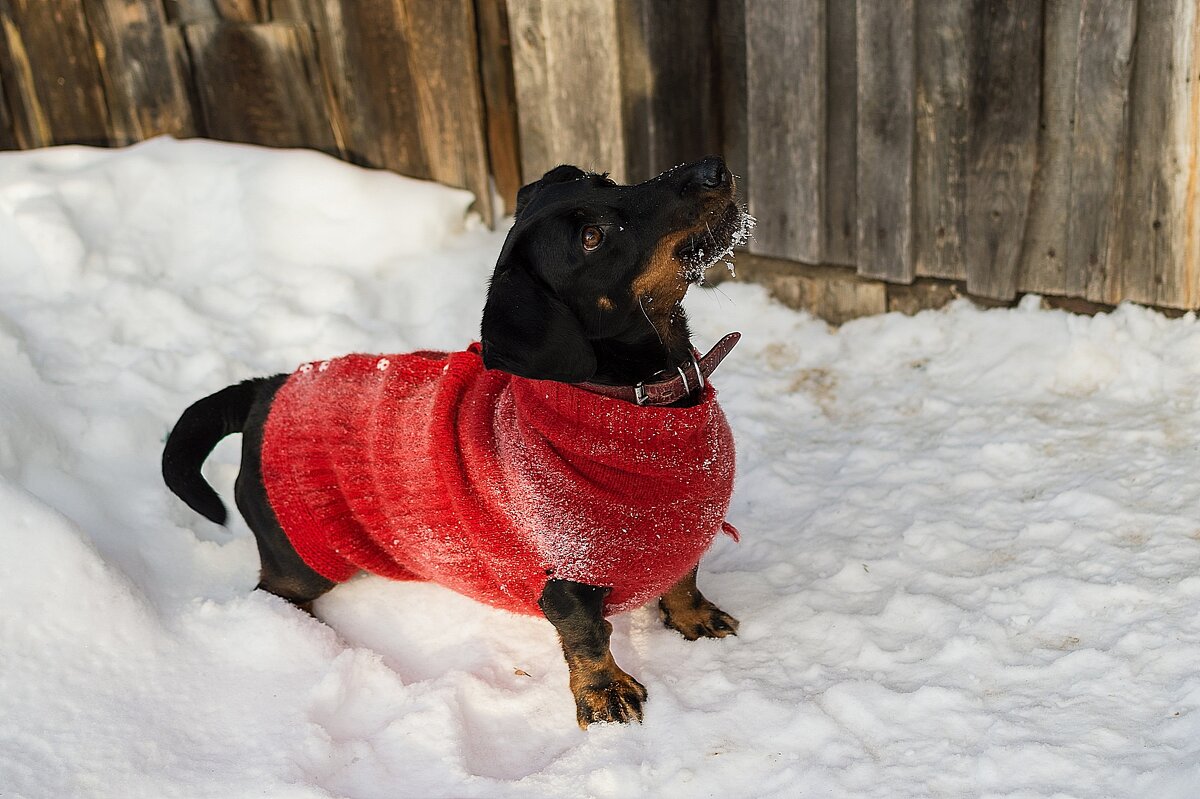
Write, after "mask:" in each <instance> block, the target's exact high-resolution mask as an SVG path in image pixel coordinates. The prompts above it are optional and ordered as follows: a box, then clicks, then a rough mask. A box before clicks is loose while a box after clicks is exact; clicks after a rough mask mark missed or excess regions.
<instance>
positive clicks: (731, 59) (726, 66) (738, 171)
mask: <svg viewBox="0 0 1200 799" xmlns="http://www.w3.org/2000/svg"><path fill="white" fill-rule="evenodd" d="M716 5H717V30H716V34H715V35H716V45H717V62H718V64H719V66H718V72H719V74H720V80H719V81H717V84H718V86H719V87H720V107H721V142H722V148H721V149H722V153H721V154H722V155H723V156H725V164H726V166H728V167H729V171H730V172H732V173H733V174H734V176H735V177H736V178H737V184H738V195H739V196H740V197H741V198H742V201H743V202H745V199H746V198H747V197H748V196H749V192H750V178H749V162H750V155H749V150H748V142H749V139H748V137H749V127H748V124H749V118H748V116H747V111H746V0H719V2H717V4H716Z"/></svg>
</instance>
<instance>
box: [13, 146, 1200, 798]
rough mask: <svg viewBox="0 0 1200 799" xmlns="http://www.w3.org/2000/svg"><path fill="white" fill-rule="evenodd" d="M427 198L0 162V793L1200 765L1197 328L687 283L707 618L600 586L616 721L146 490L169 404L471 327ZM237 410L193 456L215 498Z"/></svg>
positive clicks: (324, 172)
mask: <svg viewBox="0 0 1200 799" xmlns="http://www.w3.org/2000/svg"><path fill="white" fill-rule="evenodd" d="M469 202H470V197H469V196H468V195H466V194H464V193H463V192H459V191H454V190H450V189H446V188H443V187H439V186H434V185H430V184H424V183H419V182H415V181H411V180H406V179H403V178H399V177H394V176H390V175H386V174H373V173H368V172H364V171H362V170H358V169H356V168H353V167H350V166H346V165H344V164H340V163H337V162H335V161H333V160H331V159H328V158H325V157H323V156H320V155H314V154H311V153H296V152H280V151H267V150H258V149H253V148H248V147H239V146H232V145H217V144H211V143H204V142H186V143H178V142H172V141H167V140H160V141H154V142H151V143H148V144H145V145H142V146H139V147H135V148H133V149H130V150H125V151H97V150H86V149H76V148H70V149H60V150H52V151H42V152H36V153H24V154H13V153H7V154H0V518H2V521H0V796H2V797H5V798H6V799H7V797H29V798H30V799H33V798H34V797H37V798H38V799H41V798H42V797H45V798H46V799H67V798H73V797H113V798H114V799H118V798H119V799H137V798H139V797H147V798H148V799H150V798H153V799H163V798H165V797H188V799H192V798H198V797H214V798H216V797H219V798H220V799H238V798H240V797H271V798H272V799H301V797H304V798H308V797H354V799H360V798H361V799H368V798H370V797H379V798H380V799H382V798H384V797H387V798H389V799H391V798H392V797H420V798H421V799H431V798H433V797H521V798H522V799H524V798H525V797H556V798H557V797H584V796H588V797H642V796H644V797H722V798H724V797H808V796H811V797H825V796H845V797H924V796H938V797H960V796H1014V797H1015V796H1071V797H1110V796H1119V797H1194V796H1197V795H1200V469H1197V466H1198V465H1200V432H1198V431H1200V324H1197V322H1196V320H1195V319H1194V318H1192V317H1190V316H1189V317H1185V318H1183V319H1177V320H1167V319H1165V318H1163V317H1162V316H1160V315H1158V314H1155V313H1152V312H1150V311H1146V310H1144V309H1139V308H1135V307H1122V308H1120V309H1118V310H1117V311H1116V312H1114V313H1112V314H1109V315H1103V316H1098V317H1095V318H1086V317H1076V316H1070V315H1068V314H1065V313H1062V312H1046V311H1042V310H1039V308H1038V303H1037V302H1036V299H1027V301H1026V302H1024V303H1023V304H1022V305H1021V307H1019V308H1017V309H1014V310H993V311H987V312H982V311H979V310H975V309H974V308H972V307H970V306H969V305H967V304H965V303H960V304H956V305H954V306H951V307H950V308H949V309H947V310H945V311H941V312H935V313H923V314H921V315H919V316H917V317H915V318H906V317H902V316H897V315H888V316H882V317H876V318H870V319H863V320H859V321H856V322H852V323H850V324H847V325H845V326H844V327H842V328H841V329H840V330H838V331H831V330H830V329H828V328H827V327H826V326H825V325H824V324H823V323H821V322H819V321H816V320H814V319H812V318H810V317H807V316H805V315H803V314H798V313H795V312H793V311H790V310H787V309H785V308H783V307H781V306H779V305H777V304H775V303H773V302H772V301H771V300H769V299H768V298H767V296H766V295H765V293H764V292H763V291H762V290H761V289H760V288H758V287H755V286H752V285H740V284H730V283H726V284H724V285H722V286H721V287H720V290H719V291H693V292H692V296H691V298H690V300H689V311H690V313H691V315H692V319H693V322H694V328H695V330H696V332H697V340H698V343H700V344H701V346H707V345H708V344H710V343H712V342H713V341H715V339H716V338H717V337H718V336H720V335H721V334H723V333H725V332H727V331H729V330H732V329H740V330H741V331H743V333H744V334H745V337H744V339H743V342H742V344H741V345H740V347H739V348H738V349H737V350H736V351H735V352H734V354H733V355H732V356H731V357H730V358H729V359H728V360H727V361H726V362H725V365H724V366H722V368H721V370H720V371H719V372H718V373H717V375H716V379H715V382H716V384H717V385H718V386H719V388H720V391H721V401H722V403H723V404H724V406H725V409H726V412H727V414H728V416H729V418H730V420H731V422H732V425H733V428H734V431H735V434H736V436H737V440H738V447H739V476H738V482H737V490H736V493H735V498H734V504H733V507H732V510H731V514H730V518H731V521H733V522H734V523H735V524H736V525H737V526H738V527H739V528H740V529H741V531H742V542H741V543H740V544H735V543H734V542H733V541H731V540H729V539H727V538H725V537H723V536H722V537H719V539H718V541H717V542H716V544H715V546H714V548H713V549H712V551H711V552H710V553H709V555H708V556H707V557H706V559H705V561H704V563H703V564H702V567H701V586H702V588H703V589H704V590H705V592H706V593H707V594H709V595H710V596H711V597H712V598H713V599H714V600H715V601H717V602H718V604H720V605H721V606H722V607H724V608H725V609H726V610H729V611H730V612H732V613H733V614H734V615H736V616H738V617H739V618H740V619H741V621H742V627H741V631H740V634H739V636H738V637H737V638H733V639H727V640H721V641H701V642H697V643H689V642H687V641H685V640H684V639H683V638H681V637H680V636H678V635H677V634H676V633H674V632H671V631H669V630H667V629H665V628H663V627H662V626H661V625H660V624H659V623H658V620H657V618H656V614H655V613H654V612H652V610H651V609H649V608H646V609H642V610H639V611H636V612H634V613H631V614H626V615H624V616H620V617H617V618H616V619H615V628H616V632H615V635H614V638H613V640H614V652H615V655H616V658H617V660H618V662H620V663H621V664H622V665H623V666H624V667H625V668H626V669H627V670H628V671H630V672H631V673H632V674H634V675H635V676H636V677H637V678H638V679H639V680H641V681H642V682H643V683H644V684H645V685H646V687H647V688H648V690H649V692H650V701H649V703H648V704H647V706H646V721H645V723H644V724H643V725H640V726H638V725H635V726H630V727H623V726H606V725H598V726H596V727H593V728H592V729H590V730H588V731H587V732H583V731H581V730H579V729H578V728H577V727H576V726H575V721H574V708H573V705H572V701H571V697H570V693H569V691H568V689H567V679H566V666H565V664H564V662H563V659H562V657H561V654H560V652H559V650H558V645H557V642H556V639H555V635H554V632H553V630H552V629H551V627H550V625H549V624H547V623H545V622H541V621H539V620H537V619H532V618H519V617H514V616H510V615H506V614H504V613H502V612H499V611H493V610H490V609H488V608H485V607H482V606H478V605H475V604H473V603H472V602H470V601H469V600H466V599H463V598H461V597H458V596H455V595H453V594H450V593H448V592H446V591H444V590H442V589H439V588H436V587H430V586H424V585H411V584H400V583H389V582H387V581H384V580H381V579H375V578H362V579H358V580H355V581H353V582H351V583H349V584H347V585H345V586H343V587H340V588H338V589H337V590H336V591H334V592H333V593H331V594H330V595H329V596H328V597H326V598H324V599H323V600H321V601H320V602H319V603H318V605H317V612H318V615H319V616H320V617H321V618H323V619H324V620H325V621H326V622H328V625H326V624H322V623H321V622H319V621H317V620H315V619H312V618H310V617H308V616H306V615H304V614H302V613H300V612H298V611H296V610H294V609H292V608H291V607H290V606H288V605H286V604H285V603H283V602H282V601H279V600H277V599H275V598H273V597H270V596H267V595H265V594H262V593H258V592H254V591H252V590H251V589H252V587H253V586H254V583H255V579H256V568H257V556H256V553H255V548H254V544H253V540H252V538H251V537H250V535H249V533H248V531H247V530H246V528H245V526H244V524H243V523H242V522H241V520H240V519H238V520H237V521H236V522H235V523H234V524H233V526H232V528H231V530H228V531H227V530H224V529H221V528H218V527H215V526H214V525H211V524H209V523H207V522H205V521H204V520H202V519H201V518H200V517H199V516H197V515H195V514H193V513H191V512H190V511H188V510H187V509H186V508H185V507H184V506H183V504H182V503H181V502H179V501H178V500H177V499H175V498H174V497H173V496H171V495H170V494H169V493H168V492H167V491H166V489H165V488H164V487H163V485H162V484H161V481H160V479H159V475H158V458H159V452H160V448H161V444H162V441H163V439H164V437H165V435H166V433H167V431H168V430H169V428H170V425H171V424H172V423H173V422H174V420H175V419H176V418H177V416H178V414H179V412H180V411H181V410H182V409H183V408H184V407H185V406H186V405H187V404H189V403H190V402H191V401H192V400H194V399H196V398H198V397H200V396H202V395H203V394H205V393H208V392H210V391H212V390H215V389H217V388H220V387H222V386H224V385H226V384H228V383H230V382H234V381H236V380H239V379H242V378H245V377H249V376H252V375H259V374H267V373H274V372H278V371H283V370H290V369H291V368H293V367H294V366H295V365H297V364H298V363H299V362H301V361H303V360H309V359H313V358H317V357H321V356H326V355H334V354H339V353H344V352H347V351H352V350H360V351H364V350H365V351H402V350H407V349H416V348H423V347H431V348H433V347H441V348H455V347H460V346H463V345H465V344H466V343H467V342H468V341H469V340H471V338H472V337H473V336H474V335H475V334H476V330H477V325H478V316H479V311H480V308H481V307H482V301H483V297H484V286H485V281H486V277H487V275H488V274H489V272H490V269H491V266H492V263H493V261H494V258H495V255H496V253H497V251H498V250H499V247H500V243H501V241H502V239H503V235H504V234H503V231H500V232H495V233H493V232H488V231H487V230H485V229H483V228H482V227H481V226H480V225H479V224H478V223H476V222H474V221H473V220H471V219H469V218H467V217H466V216H465V209H466V207H467V205H468V204H469ZM236 457H237V440H236V438H234V439H230V440H228V441H226V442H225V443H223V444H222V445H221V447H220V448H219V449H218V451H217V453H216V455H215V457H214V459H213V460H212V461H210V468H209V474H210V477H211V479H212V480H213V481H214V483H216V484H218V485H219V486H221V487H222V490H223V491H224V492H225V494H226V496H228V490H229V487H230V486H231V485H232V481H233V477H234V474H235V465H234V464H235V462H236Z"/></svg>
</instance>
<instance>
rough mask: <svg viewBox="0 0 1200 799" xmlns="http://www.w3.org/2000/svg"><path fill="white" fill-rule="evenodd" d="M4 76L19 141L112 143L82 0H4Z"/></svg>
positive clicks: (0, 55)
mask: <svg viewBox="0 0 1200 799" xmlns="http://www.w3.org/2000/svg"><path fill="white" fill-rule="evenodd" d="M0 79H3V80H4V83H5V86H6V88H7V91H8V95H9V101H10V103H12V107H11V108H12V111H13V121H14V134H15V137H16V140H17V143H18V144H19V146H21V147H45V146H48V145H52V144H97V145H103V144H107V143H108V141H109V138H108V130H109V119H108V111H107V109H106V107H105V104H104V85H103V80H102V78H101V76H100V68H99V66H98V65H97V63H96V57H95V53H94V52H93V50H92V40H91V34H90V32H89V30H88V27H87V21H86V19H85V18H84V14H83V7H82V5H81V3H80V0H56V2H53V3H49V2H44V0H0Z"/></svg>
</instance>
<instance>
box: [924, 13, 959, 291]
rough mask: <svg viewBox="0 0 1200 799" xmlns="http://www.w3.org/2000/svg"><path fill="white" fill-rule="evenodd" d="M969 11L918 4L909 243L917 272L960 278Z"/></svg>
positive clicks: (933, 275)
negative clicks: (914, 126)
mask: <svg viewBox="0 0 1200 799" xmlns="http://www.w3.org/2000/svg"><path fill="white" fill-rule="evenodd" d="M970 10H971V9H970V6H969V5H967V4H965V3H963V2H962V0H918V2H917V7H916V15H917V16H916V47H917V62H916V71H917V72H916V81H917V84H916V141H915V143H914V177H913V181H914V185H913V189H914V191H913V241H914V268H915V271H916V274H918V275H921V276H929V277H942V278H949V279H951V280H965V279H966V277H967V265H966V260H965V258H964V255H963V240H964V239H965V237H966V227H967V181H966V155H967V129H968V118H967V116H968V89H967V83H968V76H969V71H970V46H971V42H970V39H969V38H968V35H967V34H968V33H969V31H970V29H971V24H970Z"/></svg>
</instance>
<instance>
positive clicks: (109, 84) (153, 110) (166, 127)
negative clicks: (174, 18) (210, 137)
mask: <svg viewBox="0 0 1200 799" xmlns="http://www.w3.org/2000/svg"><path fill="white" fill-rule="evenodd" d="M84 11H85V12H86V13H87V21H88V26H89V27H90V29H91V32H92V36H93V37H94V40H95V43H94V47H95V51H96V59H97V62H98V64H99V67H100V73H101V75H102V76H103V78H104V87H105V102H106V104H107V106H108V111H109V124H110V126H111V127H110V130H109V138H110V140H111V141H112V143H113V144H131V143H133V142H135V141H140V140H142V139H148V138H150V137H152V136H157V135H160V134H164V133H169V134H172V135H174V136H178V137H187V136H194V135H195V134H196V126H195V122H194V120H193V117H192V106H191V101H190V99H189V97H188V91H187V81H188V80H189V76H188V74H187V69H186V66H185V63H184V57H185V56H184V53H183V48H182V42H181V41H180V40H179V38H178V37H177V36H172V35H171V34H172V33H175V32H176V31H174V29H168V28H167V26H166V20H165V19H164V16H163V10H162V6H161V4H160V3H159V2H158V0H84Z"/></svg>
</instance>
